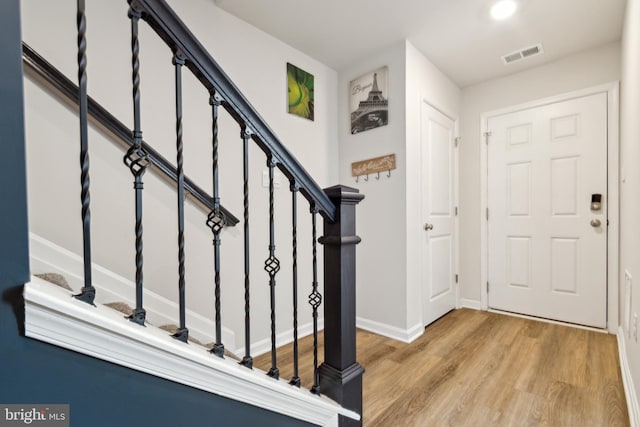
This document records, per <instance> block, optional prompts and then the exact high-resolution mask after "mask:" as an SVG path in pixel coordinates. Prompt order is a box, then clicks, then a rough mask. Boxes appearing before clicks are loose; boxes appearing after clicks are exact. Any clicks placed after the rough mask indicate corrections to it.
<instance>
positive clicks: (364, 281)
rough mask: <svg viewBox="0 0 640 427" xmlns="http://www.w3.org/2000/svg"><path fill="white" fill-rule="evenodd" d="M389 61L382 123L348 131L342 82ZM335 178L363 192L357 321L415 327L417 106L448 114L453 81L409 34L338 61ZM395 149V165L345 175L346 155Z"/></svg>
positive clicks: (400, 334)
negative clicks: (345, 62)
mask: <svg viewBox="0 0 640 427" xmlns="http://www.w3.org/2000/svg"><path fill="white" fill-rule="evenodd" d="M385 65H386V66H388V67H389V94H388V96H389V124H388V125H387V126H383V127H379V128H376V129H373V130H369V131H366V132H361V133H358V134H355V135H351V132H350V126H349V111H348V108H347V106H348V87H349V82H350V81H351V80H353V79H355V78H357V77H359V76H361V75H362V74H365V73H367V72H370V71H372V70H375V69H376V68H379V67H382V66H385ZM338 94H339V98H338V105H339V112H340V116H339V129H340V182H342V183H345V184H348V185H351V186H353V187H356V188H358V189H359V190H360V192H361V193H363V194H365V196H366V198H365V199H364V201H363V202H362V203H361V204H360V205H359V206H358V208H357V221H358V222H357V228H358V230H357V232H358V235H359V236H361V237H362V243H360V245H358V247H357V252H358V265H357V270H356V271H357V273H356V274H357V292H358V298H357V300H358V308H357V309H358V311H357V315H358V322H359V325H360V326H361V327H366V328H369V329H373V330H375V331H376V332H379V333H382V334H385V335H388V336H392V337H395V338H399V339H404V340H408V339H411V338H412V337H415V332H416V331H418V333H419V332H420V331H421V330H422V311H421V310H422V304H421V288H420V277H419V272H420V259H419V241H420V240H419V238H420V233H421V228H420V211H419V209H420V199H419V189H418V188H419V187H418V184H419V176H420V169H419V167H420V165H419V158H420V157H419V155H418V154H419V148H420V147H419V143H420V108H421V102H422V99H423V98H426V99H429V100H430V101H431V102H432V103H433V104H434V105H437V106H440V107H441V108H443V109H445V110H446V111H451V112H452V114H457V111H458V108H459V96H460V91H459V89H458V88H457V87H456V86H455V85H454V84H453V83H452V82H451V81H450V80H449V79H448V78H447V77H446V76H445V75H443V74H442V73H441V72H440V71H439V70H438V69H437V68H436V67H435V66H434V65H433V64H431V63H430V62H429V61H428V60H427V59H426V58H425V57H424V56H423V55H422V54H421V53H419V52H418V51H417V50H416V49H415V47H413V46H412V45H411V44H410V43H409V42H407V41H403V42H401V43H397V44H395V45H393V46H390V47H389V48H387V49H384V50H382V51H380V52H379V53H378V54H376V55H374V56H371V57H369V58H366V59H364V60H361V61H359V62H357V63H356V64H353V65H351V66H350V67H347V68H346V69H343V70H342V71H341V72H340V76H339V92H338ZM392 153H395V154H396V162H397V169H396V170H393V171H392V172H391V177H390V178H387V177H386V176H385V174H381V177H380V179H379V180H377V179H375V177H374V176H371V177H370V178H369V181H364V179H363V178H360V180H359V182H357V183H356V182H355V178H353V177H352V176H351V163H353V162H356V161H360V160H366V159H370V158H373V157H378V156H382V155H385V154H392Z"/></svg>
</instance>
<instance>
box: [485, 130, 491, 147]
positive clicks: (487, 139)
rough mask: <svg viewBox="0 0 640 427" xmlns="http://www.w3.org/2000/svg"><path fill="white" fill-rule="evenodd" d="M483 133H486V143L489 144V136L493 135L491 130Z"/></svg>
mask: <svg viewBox="0 0 640 427" xmlns="http://www.w3.org/2000/svg"><path fill="white" fill-rule="evenodd" d="M483 135H484V143H485V144H487V145H489V137H490V136H491V135H492V133H491V132H485V133H483Z"/></svg>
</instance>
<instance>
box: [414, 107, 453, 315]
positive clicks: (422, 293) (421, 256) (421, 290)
mask: <svg viewBox="0 0 640 427" xmlns="http://www.w3.org/2000/svg"><path fill="white" fill-rule="evenodd" d="M424 104H426V105H428V106H429V107H431V108H433V109H434V110H436V111H437V112H439V113H440V114H442V115H443V116H445V117H447V118H448V119H450V120H451V121H453V132H454V140H455V142H454V143H455V146H454V149H453V156H454V160H453V172H452V173H453V180H454V182H453V192H454V195H453V199H454V204H455V208H456V209H458V206H459V205H460V203H459V195H460V190H459V183H460V179H459V178H460V177H459V174H458V171H459V158H460V156H459V155H458V148H460V141H461V139H460V136H459V135H460V120H459V119H458V116H457V115H455V114H453V113H451V112H448V111H447V110H446V109H443V108H441V107H439V106H438V105H436V104H434V103H433V102H431V101H429V100H428V99H427V98H426V97H424V96H423V97H422V102H421V103H420V137H421V138H422V132H424V129H422V110H423V108H424ZM420 149H422V146H421V147H420ZM423 173H424V165H423V164H422V157H421V160H420V183H421V184H420V200H419V203H420V216H419V217H420V220H421V221H422V206H423V203H422V202H423V197H424V192H423V191H422V182H424V180H423V179H422V178H423ZM422 226H423V224H422V223H421V224H420V230H422ZM453 232H454V234H455V236H454V240H453V244H454V255H453V256H454V263H455V265H454V270H455V272H456V273H455V274H456V275H457V274H459V266H460V245H459V242H460V237H459V236H460V215H459V214H456V215H455V219H454V231H453ZM424 256H425V254H424V247H423V245H422V244H421V245H420V260H423V259H424ZM420 265H421V267H420V284H421V285H420V295H421V296H422V298H425V293H424V286H423V285H424V283H423V278H424V276H423V274H424V271H423V267H422V262H421V263H420ZM455 288H456V289H455V294H456V302H455V308H460V283H459V281H458V282H457V283H456V284H455ZM420 317H421V319H422V320H421V324H422V325H423V326H424V309H423V305H422V300H421V305H420Z"/></svg>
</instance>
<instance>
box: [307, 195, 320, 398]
mask: <svg viewBox="0 0 640 427" xmlns="http://www.w3.org/2000/svg"><path fill="white" fill-rule="evenodd" d="M317 214H318V208H317V207H315V206H311V224H312V227H311V228H312V230H311V234H312V239H313V283H312V292H311V294H309V304H311V307H312V308H313V386H312V387H311V393H313V394H320V378H319V376H318V307H320V304H321V303H322V295H320V292H318V251H317V247H316V246H317V240H318V239H317V232H316V216H317Z"/></svg>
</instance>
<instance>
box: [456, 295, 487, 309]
mask: <svg viewBox="0 0 640 427" xmlns="http://www.w3.org/2000/svg"><path fill="white" fill-rule="evenodd" d="M460 308H470V309H472V310H482V302H481V301H478V300H475V299H467V298H460Z"/></svg>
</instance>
